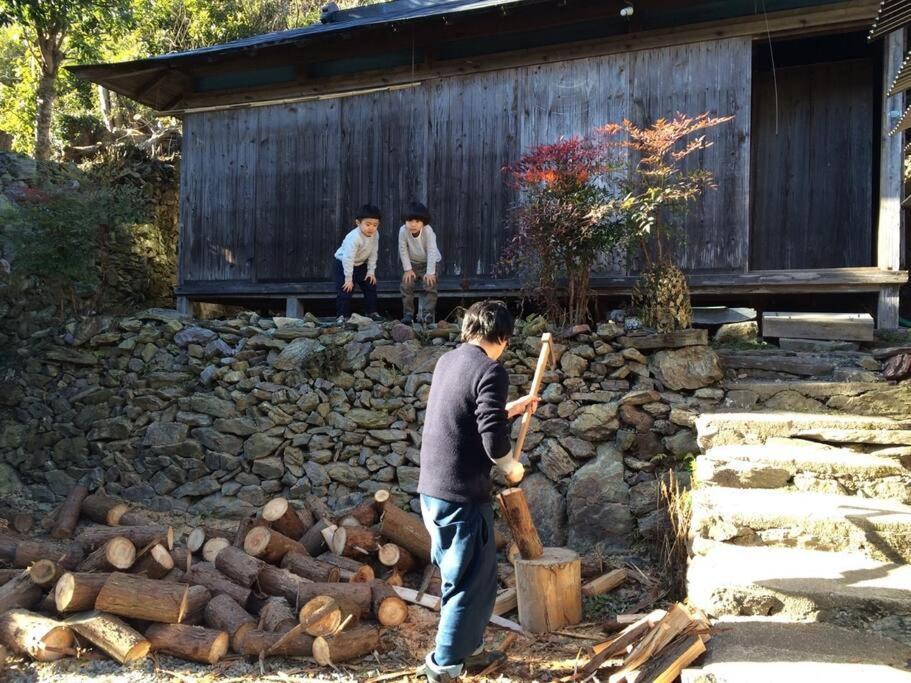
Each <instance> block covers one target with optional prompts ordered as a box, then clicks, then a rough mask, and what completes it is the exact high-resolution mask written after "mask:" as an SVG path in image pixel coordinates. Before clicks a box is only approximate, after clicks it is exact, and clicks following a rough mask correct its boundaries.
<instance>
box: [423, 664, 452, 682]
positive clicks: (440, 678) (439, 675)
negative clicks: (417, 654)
mask: <svg viewBox="0 0 911 683" xmlns="http://www.w3.org/2000/svg"><path fill="white" fill-rule="evenodd" d="M414 675H415V676H416V677H417V678H422V677H423V678H426V679H427V680H428V681H434V683H453V682H454V681H458V680H460V679H461V676H454V677H453V676H450V675H449V674H447V673H443V672H441V671H434V670H433V669H431V668H430V667H429V666H428V665H427V664H421V665H420V666H419V667H418V668H417V671H415V672H414Z"/></svg>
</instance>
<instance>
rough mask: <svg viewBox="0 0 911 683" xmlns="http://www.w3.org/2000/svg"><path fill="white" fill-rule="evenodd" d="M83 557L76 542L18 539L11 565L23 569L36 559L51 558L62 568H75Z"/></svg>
mask: <svg viewBox="0 0 911 683" xmlns="http://www.w3.org/2000/svg"><path fill="white" fill-rule="evenodd" d="M84 557H85V553H84V552H83V550H82V546H80V545H79V544H78V543H70V544H63V543H55V542H52V541H20V542H19V543H17V544H16V547H15V551H14V556H13V566H14V567H19V568H21V569H25V568H26V567H31V566H32V565H33V564H34V563H35V562H37V561H38V560H53V561H54V562H57V563H58V564H59V565H60V566H61V567H63V568H64V569H75V568H76V566H77V565H78V564H79V563H80V562H82V560H83V558H84Z"/></svg>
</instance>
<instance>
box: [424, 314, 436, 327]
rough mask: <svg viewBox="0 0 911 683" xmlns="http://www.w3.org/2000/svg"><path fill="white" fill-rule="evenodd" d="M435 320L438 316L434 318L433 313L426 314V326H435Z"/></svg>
mask: <svg viewBox="0 0 911 683" xmlns="http://www.w3.org/2000/svg"><path fill="white" fill-rule="evenodd" d="M435 318H436V316H434V314H433V313H425V314H424V324H425V325H433V323H434V322H435Z"/></svg>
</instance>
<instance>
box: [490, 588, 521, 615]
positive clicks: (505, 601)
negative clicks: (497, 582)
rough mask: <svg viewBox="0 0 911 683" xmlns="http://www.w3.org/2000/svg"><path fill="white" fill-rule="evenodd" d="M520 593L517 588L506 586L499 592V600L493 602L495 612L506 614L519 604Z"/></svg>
mask: <svg viewBox="0 0 911 683" xmlns="http://www.w3.org/2000/svg"><path fill="white" fill-rule="evenodd" d="M517 595H518V593H517V591H516V589H515V588H505V589H503V590H501V591H500V592H499V593H497V600H496V602H494V604H493V613H494V614H506V613H507V612H511V611H512V610H514V609H515V608H516V607H518V605H519V600H518V597H517Z"/></svg>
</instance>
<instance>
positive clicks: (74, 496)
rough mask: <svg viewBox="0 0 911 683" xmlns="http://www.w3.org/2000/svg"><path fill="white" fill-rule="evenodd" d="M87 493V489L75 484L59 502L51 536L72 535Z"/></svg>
mask: <svg viewBox="0 0 911 683" xmlns="http://www.w3.org/2000/svg"><path fill="white" fill-rule="evenodd" d="M88 495H89V490H88V488H86V487H85V486H82V485H81V484H76V486H74V487H73V488H72V489H70V492H69V494H68V495H67V497H66V500H64V501H63V503H61V505H60V507H59V508H58V509H57V514H56V516H55V517H54V527H53V529H51V538H57V539H63V538H69V537H70V536H72V535H73V531H74V530H75V529H76V525H77V524H78V523H79V513H80V511H81V510H82V503H83V501H84V500H85V499H86V497H87V496H88Z"/></svg>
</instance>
